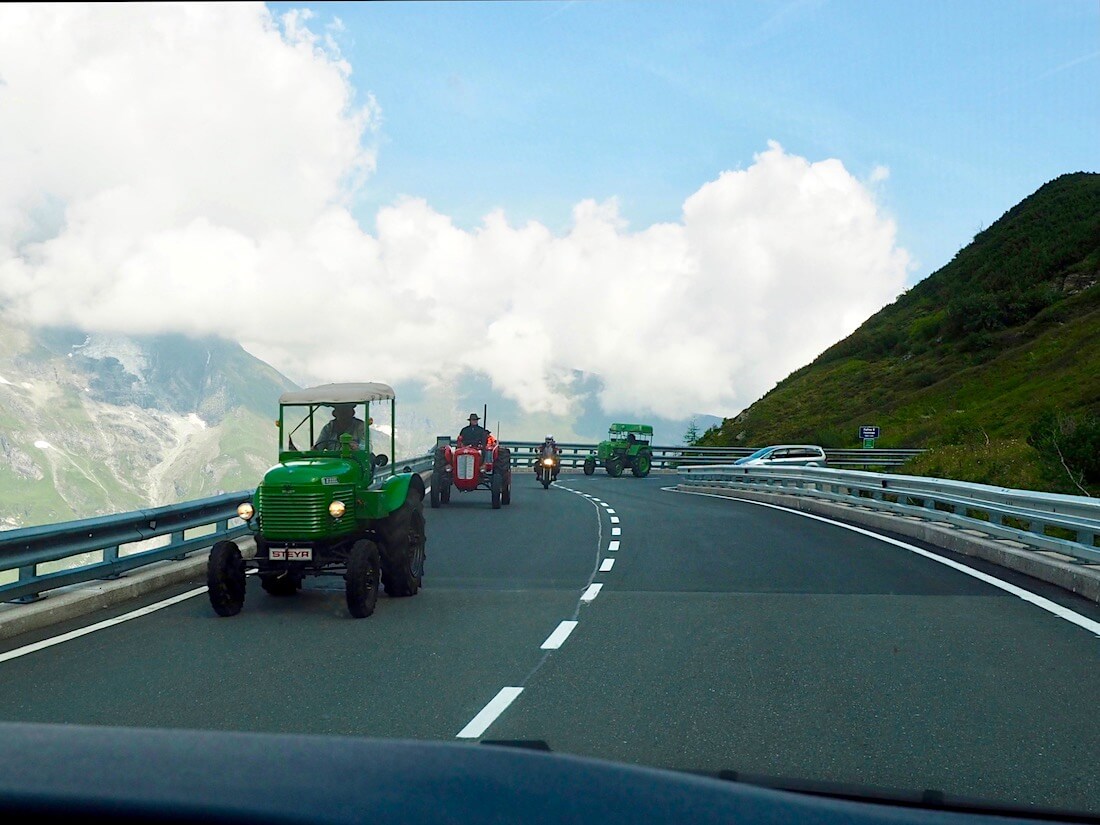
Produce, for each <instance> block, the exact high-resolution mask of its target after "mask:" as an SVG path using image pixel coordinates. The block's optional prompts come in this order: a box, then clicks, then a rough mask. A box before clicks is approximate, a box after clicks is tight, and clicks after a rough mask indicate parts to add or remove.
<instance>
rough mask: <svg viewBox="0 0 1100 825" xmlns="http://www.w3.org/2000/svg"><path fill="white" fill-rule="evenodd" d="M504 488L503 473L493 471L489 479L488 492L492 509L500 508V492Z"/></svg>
mask: <svg viewBox="0 0 1100 825" xmlns="http://www.w3.org/2000/svg"><path fill="white" fill-rule="evenodd" d="M503 489H504V473H498V472H496V471H495V470H494V471H493V477H492V478H491V479H490V480H489V494H490V495H491V496H492V500H493V509H494V510H499V509H500V493H501V490H503Z"/></svg>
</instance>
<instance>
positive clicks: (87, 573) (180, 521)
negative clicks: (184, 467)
mask: <svg viewBox="0 0 1100 825" xmlns="http://www.w3.org/2000/svg"><path fill="white" fill-rule="evenodd" d="M431 460H432V458H431V454H430V453H428V454H426V455H422V456H416V457H414V458H411V459H407V460H405V461H398V462H395V463H392V464H388V465H387V466H386V467H383V468H382V469H381V470H380V471H379V472H378V473H377V475H376V477H375V481H376V483H377V482H381V481H384V480H385V479H387V478H389V477H390V476H392V475H393V474H394V473H395V472H400V471H403V470H404V468H405V467H408V468H409V469H410V470H412V471H414V472H419V471H423V470H425V469H431ZM397 468H400V469H397ZM253 492H254V490H242V491H240V492H237V493H224V494H222V495H218V496H212V497H210V498H204V499H199V500H198V501H188V502H183V503H182V504H171V505H167V506H165V507H156V508H152V509H146V510H134V511H132V512H129V513H119V514H117V515H110V516H97V517H95V518H89V519H81V520H79V521H67V522H61V523H59V524H45V525H40V526H37V527H24V528H21V529H18V530H5V531H3V532H0V575H3V574H5V573H6V574H7V575H6V576H4V578H7V579H8V581H4V580H3V579H2V578H0V601H13V602H20V603H23V602H31V601H35V600H37V599H40V598H42V594H43V593H45V592H46V591H48V590H54V589H57V588H59V587H67V586H69V585H72V584H80V583H83V582H89V581H95V580H96V579H114V578H118V577H119V576H121V575H122V574H123V573H125V572H127V571H129V570H134V569H136V568H138V567H143V566H145V565H147V564H152V563H153V562H158V561H164V560H165V559H177V560H178V559H183V558H184V557H186V555H187V554H188V553H191V552H193V551H195V550H202V549H205V548H207V547H212V546H213V545H214V543H215V542H218V541H221V540H223V539H232V538H236V537H237V536H241V535H244V534H245V533H247V532H248V525H247V524H245V523H244V522H242V521H241V520H240V519H239V518H238V517H237V505H238V504H240V503H242V502H245V501H251V500H252V494H253ZM165 537H166V538H165ZM158 539H163V541H159V542H158ZM150 545H154V546H150ZM12 573H14V574H15V575H14V577H12Z"/></svg>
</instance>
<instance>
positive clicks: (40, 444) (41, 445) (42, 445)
mask: <svg viewBox="0 0 1100 825" xmlns="http://www.w3.org/2000/svg"><path fill="white" fill-rule="evenodd" d="M34 446H35V447H37V448H38V449H40V450H50V449H53V445H52V444H51V443H50V442H49V441H42V440H38V441H36V442H34Z"/></svg>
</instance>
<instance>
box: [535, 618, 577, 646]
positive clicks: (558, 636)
mask: <svg viewBox="0 0 1100 825" xmlns="http://www.w3.org/2000/svg"><path fill="white" fill-rule="evenodd" d="M578 624H580V622H576V621H572V620H569V621H564V622H562V623H561V624H559V625H558V626H557V627H556V628H554V632H553V633H551V634H550V635H549V636H547V637H546V641H545V642H543V643H542V645H541V646H540V649H542V650H557V649H558V648H559V647H561V646H562V645H563V644H565V640H566V639H568V638H569V634H570V633H572V632H573V630H574V629H575V628H576V626H577V625H578Z"/></svg>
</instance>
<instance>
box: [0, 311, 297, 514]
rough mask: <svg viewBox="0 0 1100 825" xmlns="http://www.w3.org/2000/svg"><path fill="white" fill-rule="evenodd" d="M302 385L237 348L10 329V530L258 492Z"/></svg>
mask: <svg viewBox="0 0 1100 825" xmlns="http://www.w3.org/2000/svg"><path fill="white" fill-rule="evenodd" d="M294 386H295V385H294V384H293V383H292V382H290V381H289V380H288V379H286V378H285V377H283V376H282V375H280V374H279V373H278V372H276V371H275V370H274V369H272V368H271V367H269V366H268V365H266V364H264V363H263V362H262V361H259V360H258V359H256V358H253V357H252V356H251V355H249V354H248V353H246V352H245V351H244V350H243V349H242V348H241V347H240V346H238V345H237V344H233V343H229V342H226V341H222V340H218V339H203V340H195V339H188V338H185V337H182V336H143V337H125V336H110V335H85V334H83V333H81V332H78V331H75V330H32V329H26V328H22V327H19V326H17V325H15V324H13V323H12V322H11V321H10V320H3V321H0V501H3V502H4V508H3V512H0V526H3V527H9V528H10V527H17V526H27V525H31V524H39V523H46V522H53V521H64V520H68V519H72V518H82V517H86V516H91V515H98V514H102V513H114V512H122V511H125V510H131V509H135V508H138V507H143V506H153V505H158V504H166V503H172V502H176V501H184V500H188V499H194V498H200V497H203V496H207V495H214V494H216V493H218V492H223V491H229V490H241V489H246V488H249V487H252V486H254V485H255V484H256V482H257V479H258V478H259V477H260V475H262V473H263V471H264V470H265V469H266V468H267V467H269V466H270V465H271V463H272V461H273V460H274V454H275V428H274V427H273V426H272V423H271V421H272V418H273V411H274V410H275V409H277V400H278V397H279V395H280V394H281V393H282V392H283V391H285V390H287V389H292V388H294Z"/></svg>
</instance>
